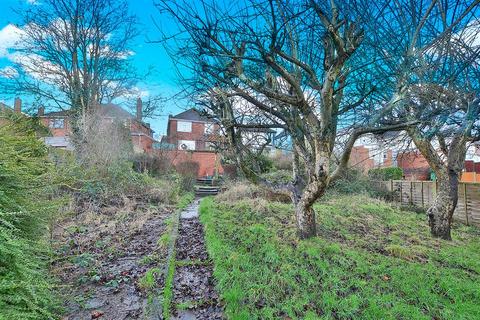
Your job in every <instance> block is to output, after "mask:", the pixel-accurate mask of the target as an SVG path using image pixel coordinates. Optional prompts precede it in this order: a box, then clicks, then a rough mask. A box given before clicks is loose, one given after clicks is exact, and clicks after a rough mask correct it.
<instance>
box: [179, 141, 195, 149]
mask: <svg viewBox="0 0 480 320" xmlns="http://www.w3.org/2000/svg"><path fill="white" fill-rule="evenodd" d="M178 150H195V141H192V140H178Z"/></svg>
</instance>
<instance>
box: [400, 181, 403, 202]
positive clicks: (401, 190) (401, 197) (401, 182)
mask: <svg viewBox="0 0 480 320" xmlns="http://www.w3.org/2000/svg"><path fill="white" fill-rule="evenodd" d="M400 205H403V180H400Z"/></svg>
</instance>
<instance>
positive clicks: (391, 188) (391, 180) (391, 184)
mask: <svg viewBox="0 0 480 320" xmlns="http://www.w3.org/2000/svg"><path fill="white" fill-rule="evenodd" d="M390 191H391V192H393V179H390Z"/></svg>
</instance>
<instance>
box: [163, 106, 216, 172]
mask: <svg viewBox="0 0 480 320" xmlns="http://www.w3.org/2000/svg"><path fill="white" fill-rule="evenodd" d="M220 139H221V135H220V126H219V125H218V123H216V122H215V121H213V120H212V119H210V118H208V117H206V116H204V115H202V114H201V113H200V112H199V111H197V110H195V109H193V108H192V109H189V110H186V111H184V112H181V113H179V114H177V115H170V116H169V117H168V124H167V135H166V136H164V137H162V140H161V141H160V143H159V144H158V146H159V149H161V150H162V152H165V151H166V152H167V153H168V156H169V158H170V161H171V162H172V163H173V165H174V166H179V165H180V164H181V163H187V162H194V163H197V165H198V170H197V176H199V177H202V176H214V175H216V174H222V173H223V167H222V166H221V157H220V154H219V153H218V152H216V150H215V149H216V148H215V145H216V143H218V142H220V141H221V140H220ZM159 152H160V151H159Z"/></svg>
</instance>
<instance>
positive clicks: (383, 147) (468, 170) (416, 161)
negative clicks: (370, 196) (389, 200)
mask: <svg viewBox="0 0 480 320" xmlns="http://www.w3.org/2000/svg"><path fill="white" fill-rule="evenodd" d="M403 141H405V139H404V137H403V136H402V134H401V133H400V132H387V133H386V134H382V135H374V134H368V135H365V136H363V137H361V138H360V139H358V140H357V141H356V143H355V145H354V147H353V149H352V153H351V155H350V160H349V165H350V166H351V167H354V168H357V169H360V170H362V171H363V172H365V173H366V172H368V170H370V169H373V168H382V167H392V166H394V167H399V168H402V170H403V177H404V179H406V180H431V179H434V175H432V171H431V169H430V166H429V164H428V162H427V160H426V159H425V157H424V156H423V155H422V154H421V153H420V152H419V151H418V150H417V149H416V148H412V147H411V146H409V147H406V146H405V145H404V144H403ZM461 181H463V182H480V144H478V143H477V144H472V145H470V146H469V148H468V152H467V155H466V159H465V168H464V172H463V173H462V177H461Z"/></svg>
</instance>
